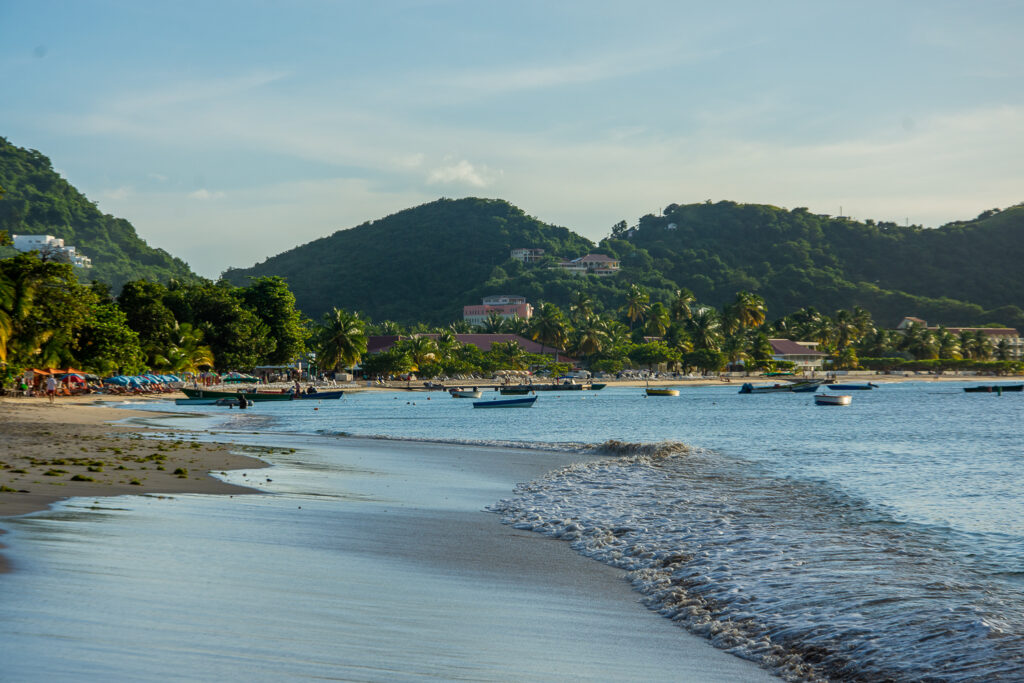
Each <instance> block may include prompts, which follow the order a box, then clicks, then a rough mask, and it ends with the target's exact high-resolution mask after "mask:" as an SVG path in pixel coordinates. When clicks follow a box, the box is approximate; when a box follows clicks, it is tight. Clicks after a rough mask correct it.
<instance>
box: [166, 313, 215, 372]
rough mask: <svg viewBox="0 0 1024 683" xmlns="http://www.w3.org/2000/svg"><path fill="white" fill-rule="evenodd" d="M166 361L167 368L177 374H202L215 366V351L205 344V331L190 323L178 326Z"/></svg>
mask: <svg viewBox="0 0 1024 683" xmlns="http://www.w3.org/2000/svg"><path fill="white" fill-rule="evenodd" d="M166 360H167V367H168V368H170V370H171V371H172V372H175V373H181V372H200V371H201V370H202V369H203V368H207V369H209V368H212V367H213V365H214V359H213V351H212V350H210V347H209V346H206V345H205V344H203V331H202V330H200V329H198V328H194V327H192V325H190V324H189V323H181V324H179V325H178V328H177V329H176V330H175V332H174V342H173V344H172V346H171V347H170V348H169V349H168V350H167V358H166Z"/></svg>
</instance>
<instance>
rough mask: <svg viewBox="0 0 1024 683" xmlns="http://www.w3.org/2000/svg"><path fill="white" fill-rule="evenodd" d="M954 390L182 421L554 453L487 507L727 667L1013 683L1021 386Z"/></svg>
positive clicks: (721, 390) (441, 401)
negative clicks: (618, 580)
mask: <svg viewBox="0 0 1024 683" xmlns="http://www.w3.org/2000/svg"><path fill="white" fill-rule="evenodd" d="M964 386H965V385H964V384H960V383H951V382H941V383H940V382H932V383H929V382H907V383H902V384H884V385H882V386H881V387H880V388H879V389H876V390H873V391H860V392H851V393H852V395H853V404H852V405H851V406H848V407H822V406H816V405H814V403H813V398H812V395H811V394H780V395H740V394H738V393H737V390H738V387H737V386H735V385H723V386H715V387H703V388H699V387H689V388H687V387H684V388H682V390H681V395H680V396H679V397H676V398H672V397H657V398H655V397H651V398H648V397H646V396H645V394H644V392H643V390H642V389H638V388H616V387H609V388H607V389H605V390H603V391H600V392H565V393H555V392H551V393H541V394H540V395H539V399H538V401H537V403H536V404H535V405H534V407H532V408H530V409H527V410H488V411H480V410H474V409H473V408H472V406H471V401H470V400H465V399H452V398H449V397H448V396H447V395H446V394H441V393H433V394H424V393H415V394H410V393H397V392H396V393H377V392H374V393H369V392H368V393H361V394H354V395H352V396H348V397H346V398H344V399H342V400H340V401H323V402H317V401H304V402H292V403H287V404H271V403H265V404H257V406H255V408H253V409H251V410H247V411H237V410H234V411H225V410H224V409H217V412H216V414H215V415H214V416H213V417H207V418H202V419H200V420H198V421H196V419H194V418H193V419H192V420H191V424H192V425H193V426H195V425H204V426H208V427H211V428H213V429H215V430H219V431H223V432H232V431H235V432H239V433H246V432H254V431H263V432H283V433H292V434H294V435H295V438H296V439H298V438H300V437H304V435H320V436H324V437H327V438H329V439H330V438H340V439H342V440H344V439H345V438H346V437H347V436H368V437H376V438H380V439H391V440H397V441H428V442H436V443H438V444H441V445H442V446H443V444H446V443H452V444H470V445H475V446H481V447H495V448H498V447H500V448H502V449H504V450H505V451H506V452H507V451H508V449H510V448H511V449H543V450H553V451H557V452H560V453H561V454H563V455H564V466H563V467H556V468H555V469H554V471H552V472H551V473H550V474H548V475H547V476H544V477H542V478H539V479H537V480H535V481H533V482H529V483H524V484H523V485H521V486H520V487H519V488H518V489H517V490H516V492H515V494H514V495H512V496H506V497H505V498H504V499H502V500H494V501H492V502H490V503H488V504H487V507H488V509H490V510H492V511H493V512H494V513H495V514H498V515H501V516H502V519H503V520H504V521H505V522H506V523H507V524H509V525H510V526H512V527H515V528H516V529H519V530H529V531H533V532H537V533H540V534H545V535H547V536H551V537H555V538H559V539H563V540H564V541H566V542H567V543H569V544H571V546H572V547H573V548H574V549H575V550H576V551H577V552H579V553H580V554H582V555H584V556H587V557H590V558H593V559H594V560H596V561H599V562H603V563H605V564H609V565H612V566H615V567H620V568H624V569H626V570H628V571H629V576H630V579H631V580H632V582H633V585H634V587H635V589H636V590H637V591H639V592H640V593H641V594H643V596H644V597H643V599H644V601H645V603H646V604H647V606H648V607H649V608H650V609H651V610H653V611H655V612H657V613H660V614H661V615H663V616H664V618H666V619H669V620H672V621H674V622H676V623H678V625H679V626H680V627H681V628H685V629H687V630H689V631H691V632H694V633H697V634H699V635H701V636H703V637H706V638H708V639H709V640H711V641H712V642H713V643H714V644H715V645H716V646H718V647H720V648H723V649H725V650H728V651H729V652H731V653H733V654H735V655H737V656H738V657H742V658H745V659H749V660H753V661H756V662H758V663H760V664H761V665H763V666H765V667H767V668H768V669H769V670H771V671H774V672H775V673H777V674H779V675H780V676H783V677H785V678H789V679H792V680H866V681H867V680H870V681H875V680H887V679H892V680H929V681H933V680H934V681H991V680H1024V562H1022V558H1024V514H1022V513H1024V434H1022V430H1021V424H1022V422H1021V418H1022V417H1024V394H1013V393H1007V394H1003V395H1001V396H999V395H992V394H967V393H965V392H963V390H962V389H963V387H964ZM485 398H490V396H489V395H486V394H485ZM154 407H157V408H159V409H164V410H166V409H168V406H167V405H166V404H159V405H157V406H154ZM170 409H171V410H178V411H181V412H185V411H186V409H185V408H173V407H172V408H170ZM190 410H191V411H194V410H195V409H194V408H192V409H190ZM582 453H587V454H598V455H600V456H602V457H600V458H596V459H595V458H593V457H587V458H581V457H579V454H582ZM328 493H329V492H328Z"/></svg>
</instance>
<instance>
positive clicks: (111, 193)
mask: <svg viewBox="0 0 1024 683" xmlns="http://www.w3.org/2000/svg"><path fill="white" fill-rule="evenodd" d="M101 194H102V195H103V198H104V199H110V200H112V201H115V202H123V201H124V200H126V199H128V198H129V197H130V196H131V195H132V188H130V187H128V186H127V185H122V186H121V187H117V188H114V189H113V190H103V192H102V193H101Z"/></svg>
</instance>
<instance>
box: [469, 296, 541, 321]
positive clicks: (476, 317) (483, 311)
mask: <svg viewBox="0 0 1024 683" xmlns="http://www.w3.org/2000/svg"><path fill="white" fill-rule="evenodd" d="M491 313H497V314H498V315H500V316H501V317H502V318H522V319H523V320H529V319H530V318H531V317H533V306H531V305H530V304H528V303H526V298H525V297H521V296H514V295H509V294H496V295H493V296H487V297H484V299H483V303H481V304H478V305H475V306H463V307H462V319H463V320H465V321H466V322H468V323H470V324H471V325H480V324H482V323H483V322H484V321H485V320H487V318H488V316H490V314H491Z"/></svg>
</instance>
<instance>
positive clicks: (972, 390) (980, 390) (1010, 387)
mask: <svg viewBox="0 0 1024 683" xmlns="http://www.w3.org/2000/svg"><path fill="white" fill-rule="evenodd" d="M964 391H966V392H967V393H968V394H998V393H1002V392H1004V391H1024V384H985V385H982V386H980V387H964Z"/></svg>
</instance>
